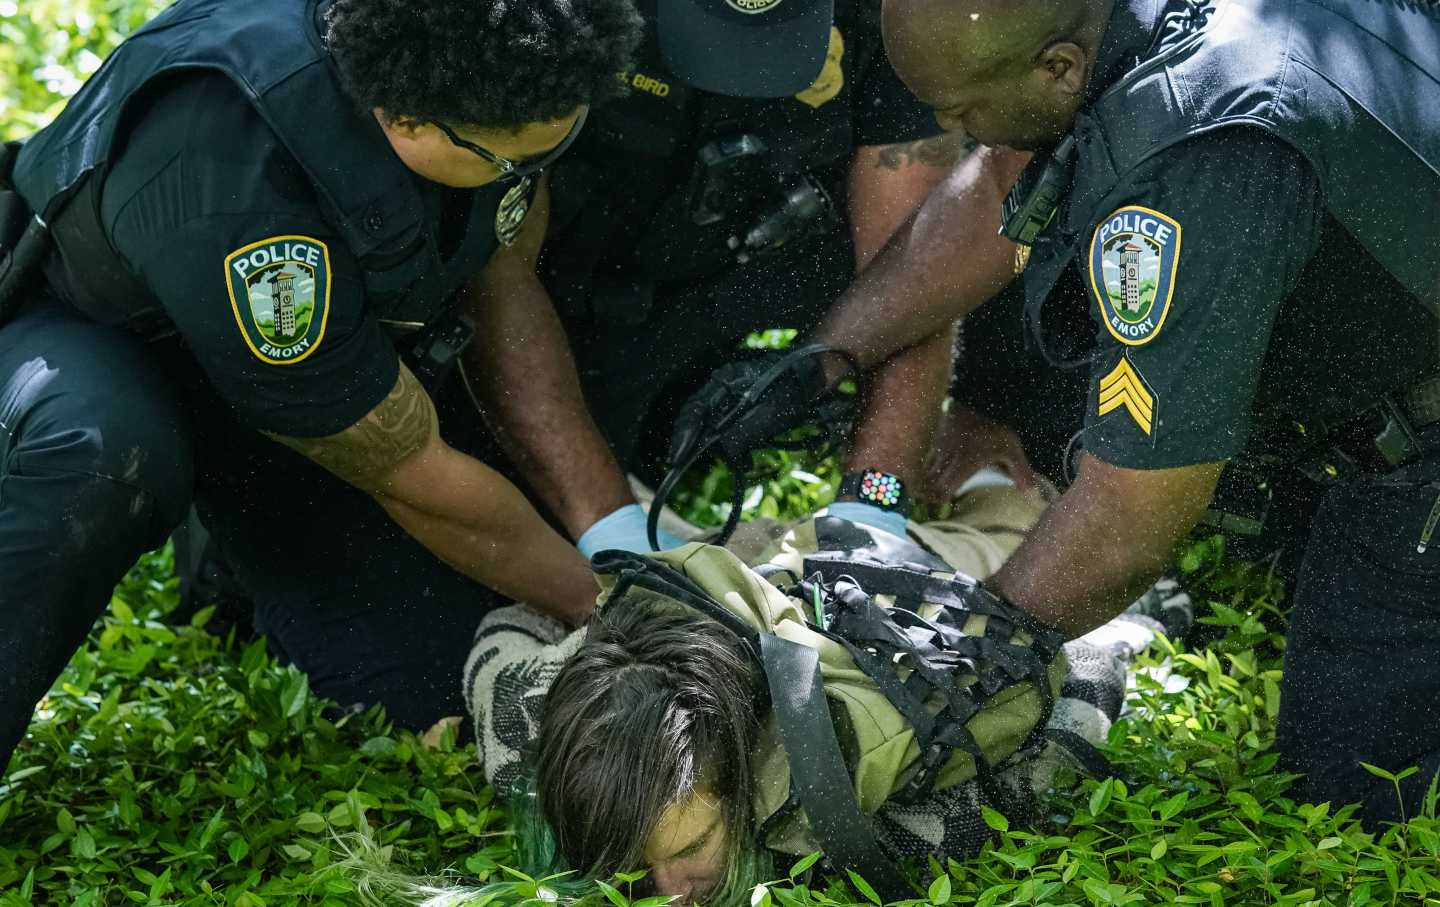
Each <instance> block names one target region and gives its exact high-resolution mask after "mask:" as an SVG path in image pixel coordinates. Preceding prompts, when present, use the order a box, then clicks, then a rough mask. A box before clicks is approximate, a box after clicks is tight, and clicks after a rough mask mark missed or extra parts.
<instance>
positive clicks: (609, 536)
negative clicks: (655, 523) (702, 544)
mask: <svg viewBox="0 0 1440 907" xmlns="http://www.w3.org/2000/svg"><path fill="white" fill-rule="evenodd" d="M655 535H656V540H657V541H659V542H660V550H661V551H664V550H666V549H668V548H679V547H680V546H681V545H683V544H685V542H684V540H683V539H677V538H676V537H675V536H673V535H671V534H670V533H668V532H666V531H665V530H664V529H661V530H659V531H658V532H656V534H655ZM575 547H576V548H579V549H580V553H581V554H583V555H585V556H586V557H594V556H595V553H596V552H597V551H609V550H611V549H616V550H619V551H630V552H633V553H635V554H650V553H651V551H650V541H649V539H647V538H646V536H645V511H644V510H642V509H640V505H639V504H626V505H625V506H624V507H621V508H620V509H619V510H616V511H614V512H613V513H611V514H610V515H608V516H604V517H601V518H600V519H598V520H596V521H595V523H594V524H593V525H592V526H591V527H590V528H589V529H586V530H585V533H584V534H583V535H581V536H580V540H579V541H578V542H576V543H575Z"/></svg>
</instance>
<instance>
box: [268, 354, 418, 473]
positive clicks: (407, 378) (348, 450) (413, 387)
mask: <svg viewBox="0 0 1440 907" xmlns="http://www.w3.org/2000/svg"><path fill="white" fill-rule="evenodd" d="M438 430H439V423H438V420H437V418H436V415H435V405H434V404H433V403H432V402H430V395H429V394H427V393H425V388H423V387H422V386H421V385H420V382H419V381H418V380H417V379H416V378H415V376H414V375H413V374H411V373H410V370H409V369H408V368H406V367H405V365H404V364H403V363H402V364H401V366H400V377H399V378H398V379H396V381H395V386H394V387H393V388H391V389H390V393H389V394H387V395H386V396H385V399H384V400H381V401H380V403H379V405H377V406H376V407H375V408H374V409H372V410H371V411H370V412H369V413H367V414H366V415H365V416H364V418H362V419H361V420H360V421H359V422H356V423H355V424H354V425H352V426H350V427H349V428H347V429H345V430H344V431H342V432H340V433H339V434H335V435H329V436H328V437H324V438H290V437H282V436H280V435H272V436H271V437H273V438H275V440H277V441H279V442H280V443H281V444H285V445H287V446H289V447H293V448H294V449H295V450H298V451H299V452H300V453H302V454H304V455H305V456H306V457H309V458H310V459H311V460H314V461H315V462H316V463H319V464H320V465H321V466H323V467H325V468H326V469H328V470H330V471H331V472H333V473H335V475H337V476H339V477H340V478H342V479H344V480H345V481H347V482H349V483H350V484H352V485H355V486H356V487H358V488H361V489H364V490H365V491H378V490H380V484H381V483H382V481H383V480H384V478H385V476H386V475H387V474H389V472H390V470H392V469H394V468H395V466H397V465H398V464H399V463H401V462H402V461H404V460H405V459H406V458H408V457H409V456H411V455H412V454H414V453H416V452H417V451H419V450H420V449H421V448H423V447H425V445H426V444H428V443H430V441H431V439H432V438H434V437H435V434H436V432H437V431H438Z"/></svg>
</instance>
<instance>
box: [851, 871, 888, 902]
mask: <svg viewBox="0 0 1440 907" xmlns="http://www.w3.org/2000/svg"><path fill="white" fill-rule="evenodd" d="M845 874H846V875H848V876H849V877H850V884H852V885H854V886H855V890H856V891H858V892H860V896H861V897H863V898H865V900H867V901H869V902H870V903H872V904H874V905H876V907H880V905H882V904H883V903H884V902H883V901H881V900H880V895H878V894H876V893H875V889H874V888H871V887H870V883H869V882H867V881H865V880H864V879H862V878H861V877H860V876H859V875H858V874H856V872H855V870H853V869H847V870H845Z"/></svg>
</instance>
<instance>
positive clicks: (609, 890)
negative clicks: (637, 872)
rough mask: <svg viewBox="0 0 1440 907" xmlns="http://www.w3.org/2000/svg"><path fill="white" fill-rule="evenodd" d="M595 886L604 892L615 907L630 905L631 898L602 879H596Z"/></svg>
mask: <svg viewBox="0 0 1440 907" xmlns="http://www.w3.org/2000/svg"><path fill="white" fill-rule="evenodd" d="M595 887H596V888H599V889H600V892H601V893H602V894H604V895H605V897H606V898H607V899H608V900H609V901H610V903H612V904H614V905H615V907H630V899H629V898H627V897H625V895H623V894H621V893H620V892H619V891H617V890H616V889H615V888H614V887H612V886H610V885H607V884H605V883H604V882H601V881H596V882H595Z"/></svg>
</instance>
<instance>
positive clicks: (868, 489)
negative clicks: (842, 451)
mask: <svg viewBox="0 0 1440 907" xmlns="http://www.w3.org/2000/svg"><path fill="white" fill-rule="evenodd" d="M839 494H840V497H853V498H855V499H856V500H858V501H864V502H865V503H866V504H872V505H874V506H876V507H879V508H880V509H881V510H889V511H892V512H894V513H898V514H900V515H901V516H909V515H910V495H908V494H906V493H905V483H904V482H902V481H900V477H899V476H897V475H892V474H890V473H888V472H881V471H880V470H878V469H865V470H861V471H860V472H848V473H846V474H845V477H844V478H843V479H841V480H840V492H839Z"/></svg>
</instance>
